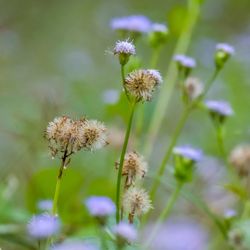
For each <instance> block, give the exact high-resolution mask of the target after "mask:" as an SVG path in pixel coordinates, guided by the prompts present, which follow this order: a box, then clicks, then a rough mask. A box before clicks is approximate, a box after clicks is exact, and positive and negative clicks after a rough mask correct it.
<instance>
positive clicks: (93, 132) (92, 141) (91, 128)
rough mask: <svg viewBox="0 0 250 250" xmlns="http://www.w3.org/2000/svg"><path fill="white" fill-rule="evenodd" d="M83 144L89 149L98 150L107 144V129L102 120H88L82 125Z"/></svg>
mask: <svg viewBox="0 0 250 250" xmlns="http://www.w3.org/2000/svg"><path fill="white" fill-rule="evenodd" d="M82 136H83V141H84V143H83V146H84V148H85V149H87V150H91V151H93V150H97V149H100V148H102V147H103V146H105V145H107V143H108V142H107V129H106V127H105V125H104V124H103V123H102V122H99V121H97V120H86V121H85V123H84V126H83V127H82Z"/></svg>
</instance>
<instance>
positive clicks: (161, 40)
mask: <svg viewBox="0 0 250 250" xmlns="http://www.w3.org/2000/svg"><path fill="white" fill-rule="evenodd" d="M167 37H168V28H167V26H166V25H165V24H160V23H155V24H153V25H152V29H151V32H150V33H149V43H150V45H151V47H152V48H157V47H159V46H161V45H163V44H165V43H166V41H167Z"/></svg>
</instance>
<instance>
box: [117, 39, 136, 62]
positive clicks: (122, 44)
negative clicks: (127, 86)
mask: <svg viewBox="0 0 250 250" xmlns="http://www.w3.org/2000/svg"><path fill="white" fill-rule="evenodd" d="M113 53H114V55H118V56H119V61H120V64H121V65H125V64H126V63H127V62H128V60H129V57H130V56H131V55H135V46H134V44H133V43H132V42H129V40H126V41H118V42H116V45H115V47H114V49H113Z"/></svg>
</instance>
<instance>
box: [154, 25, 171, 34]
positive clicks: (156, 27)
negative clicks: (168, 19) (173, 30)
mask: <svg viewBox="0 0 250 250" xmlns="http://www.w3.org/2000/svg"><path fill="white" fill-rule="evenodd" d="M151 31H153V32H160V33H167V32H168V28H167V26H166V25H165V24H162V23H154V24H152V27H151Z"/></svg>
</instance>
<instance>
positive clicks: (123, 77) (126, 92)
mask: <svg viewBox="0 0 250 250" xmlns="http://www.w3.org/2000/svg"><path fill="white" fill-rule="evenodd" d="M121 77H122V86H123V89H124V91H125V94H126V96H127V98H128V100H129V102H130V101H131V100H130V96H129V94H128V91H127V89H126V88H125V67H124V65H121Z"/></svg>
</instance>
